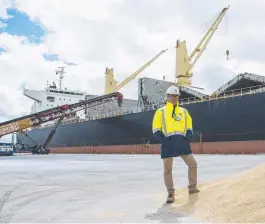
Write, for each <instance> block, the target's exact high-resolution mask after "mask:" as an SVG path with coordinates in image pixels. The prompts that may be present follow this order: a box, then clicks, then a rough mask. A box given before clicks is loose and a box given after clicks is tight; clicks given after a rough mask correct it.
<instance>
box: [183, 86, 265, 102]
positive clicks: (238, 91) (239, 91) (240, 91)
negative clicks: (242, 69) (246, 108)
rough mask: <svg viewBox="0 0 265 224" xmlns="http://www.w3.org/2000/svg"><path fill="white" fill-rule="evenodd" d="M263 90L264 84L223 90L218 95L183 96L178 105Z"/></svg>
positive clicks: (264, 88)
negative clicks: (203, 96)
mask: <svg viewBox="0 0 265 224" xmlns="http://www.w3.org/2000/svg"><path fill="white" fill-rule="evenodd" d="M264 91H265V85H258V86H252V87H246V88H241V89H234V90H229V91H225V92H223V93H221V94H218V95H212V96H206V97H205V98H201V99H199V98H197V97H190V98H185V99H182V100H180V105H184V104H191V103H200V102H206V101H212V100H219V99H226V98H231V97H237V96H244V95H250V94H256V93H261V92H264Z"/></svg>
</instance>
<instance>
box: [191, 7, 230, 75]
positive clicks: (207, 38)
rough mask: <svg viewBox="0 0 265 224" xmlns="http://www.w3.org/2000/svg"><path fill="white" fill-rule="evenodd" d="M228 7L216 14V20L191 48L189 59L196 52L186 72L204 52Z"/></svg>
mask: <svg viewBox="0 0 265 224" xmlns="http://www.w3.org/2000/svg"><path fill="white" fill-rule="evenodd" d="M228 9H229V6H228V7H226V8H224V9H223V10H222V11H221V12H220V13H219V15H218V17H217V18H216V20H215V21H214V23H213V24H212V26H211V27H210V28H209V30H208V31H207V33H206V34H205V35H204V37H203V38H202V40H201V41H200V42H199V44H198V45H197V46H196V48H195V49H194V50H193V52H192V53H191V55H190V56H189V61H192V60H193V57H194V56H195V55H196V53H198V54H197V56H196V57H195V59H194V60H193V62H192V63H191V64H190V66H189V68H188V70H187V74H189V73H190V71H191V69H192V68H193V67H194V65H195V63H196V62H197V61H198V59H199V58H200V57H201V55H202V53H203V52H204V50H205V49H206V47H207V45H208V43H209V41H210V40H211V38H212V36H213V35H214V33H215V31H216V30H217V28H218V26H219V24H220V22H221V21H222V19H223V17H224V15H225V13H226V11H227V10H228Z"/></svg>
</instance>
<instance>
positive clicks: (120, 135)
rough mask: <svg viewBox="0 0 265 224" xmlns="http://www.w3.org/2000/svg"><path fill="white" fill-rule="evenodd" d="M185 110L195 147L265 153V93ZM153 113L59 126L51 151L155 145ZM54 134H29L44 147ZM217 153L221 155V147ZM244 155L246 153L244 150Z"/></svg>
mask: <svg viewBox="0 0 265 224" xmlns="http://www.w3.org/2000/svg"><path fill="white" fill-rule="evenodd" d="M182 106H183V107H185V108H187V109H188V110H189V112H190V114H191V116H192V118H193V128H194V134H195V136H194V138H193V139H192V143H200V144H202V143H203V144H206V143H221V142H224V143H226V144H227V142H233V143H234V144H236V143H237V142H238V143H239V142H242V143H244V142H251V143H252V145H253V152H254V151H255V150H256V151H258V152H263V151H264V152H265V149H260V148H262V147H263V145H262V146H261V145H259V146H255V143H256V142H259V143H260V144H264V143H263V140H265V93H264V92H261V93H256V94H249V95H244V96H234V97H230V98H223V99H216V100H211V101H204V102H198V103H190V104H185V105H182ZM154 112H155V109H153V110H149V111H142V112H139V113H132V114H126V115H120V116H115V117H108V118H104V119H99V120H90V121H84V122H78V123H71V124H64V125H60V126H59V127H58V128H57V131H56V133H55V134H54V136H53V138H52V140H51V141H50V143H49V147H50V148H52V149H54V150H55V149H56V148H61V149H63V148H65V152H72V153H74V152H75V149H77V148H78V147H97V146H100V147H101V148H102V147H104V146H113V147H118V146H123V150H124V151H126V148H129V146H132V145H144V144H150V145H151V146H152V145H156V144H157V142H156V141H155V139H154V137H153V135H152V119H153V115H154ZM51 131H52V127H50V128H42V129H36V130H31V131H28V132H27V134H28V135H29V136H30V137H31V138H32V139H34V141H36V142H37V143H38V144H43V143H44V141H45V139H46V138H47V136H48V135H49V133H50V132H51ZM17 137H18V141H19V142H23V143H24V144H26V145H27V144H29V145H30V144H31V145H32V142H31V140H29V139H28V138H26V137H25V135H23V134H21V133H20V134H18V135H17ZM241 145H242V144H241ZM113 147H112V148H113ZM148 147H150V146H148ZM212 147H216V146H212ZM237 147H240V146H239V145H238V146H231V144H230V148H231V150H233V148H237ZM257 147H258V148H259V149H258V150H257V149H256V148H257ZM151 148H152V147H151ZM71 149H72V150H71ZM156 149H157V147H156ZM213 150H214V149H213ZM238 150H240V149H237V151H238ZM249 150H251V149H248V151H249ZM55 151H56V150H55ZM151 151H152V150H151ZM218 151H219V152H221V149H220V147H219V149H218ZM241 151H242V153H244V150H243V149H241ZM60 152H63V150H61V151H60ZM156 152H157V150H156ZM110 153H111V152H110Z"/></svg>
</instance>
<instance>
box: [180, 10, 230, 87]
mask: <svg viewBox="0 0 265 224" xmlns="http://www.w3.org/2000/svg"><path fill="white" fill-rule="evenodd" d="M228 9H229V6H228V7H225V8H223V10H222V11H221V12H220V13H219V14H218V16H217V18H216V20H215V21H214V23H213V24H212V26H211V27H210V28H209V29H208V31H207V32H206V34H205V35H204V37H203V38H202V40H201V41H200V42H199V44H198V45H197V46H196V48H195V49H194V50H193V52H192V53H191V55H190V56H188V54H187V48H186V41H185V40H184V41H180V40H177V45H176V78H177V85H178V86H191V81H190V78H191V77H192V76H193V74H192V73H191V70H192V68H193V67H194V65H195V64H196V62H197V61H198V59H199V58H200V56H201V55H202V53H203V52H204V50H205V49H206V46H207V44H208V43H209V41H210V40H211V38H212V36H213V35H214V33H215V31H216V30H217V28H218V26H219V24H220V22H221V21H222V19H223V17H224V15H225V13H226V12H227V10H228ZM226 54H227V55H228V54H229V52H228V51H227V52H226ZM195 55H196V56H195Z"/></svg>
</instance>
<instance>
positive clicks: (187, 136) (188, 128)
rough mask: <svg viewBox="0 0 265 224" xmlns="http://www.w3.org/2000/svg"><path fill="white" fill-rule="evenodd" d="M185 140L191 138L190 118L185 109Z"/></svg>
mask: <svg viewBox="0 0 265 224" xmlns="http://www.w3.org/2000/svg"><path fill="white" fill-rule="evenodd" d="M186 122H187V123H186V138H188V139H191V138H192V137H193V127H192V118H191V116H190V113H189V111H188V110H187V109H186Z"/></svg>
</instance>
